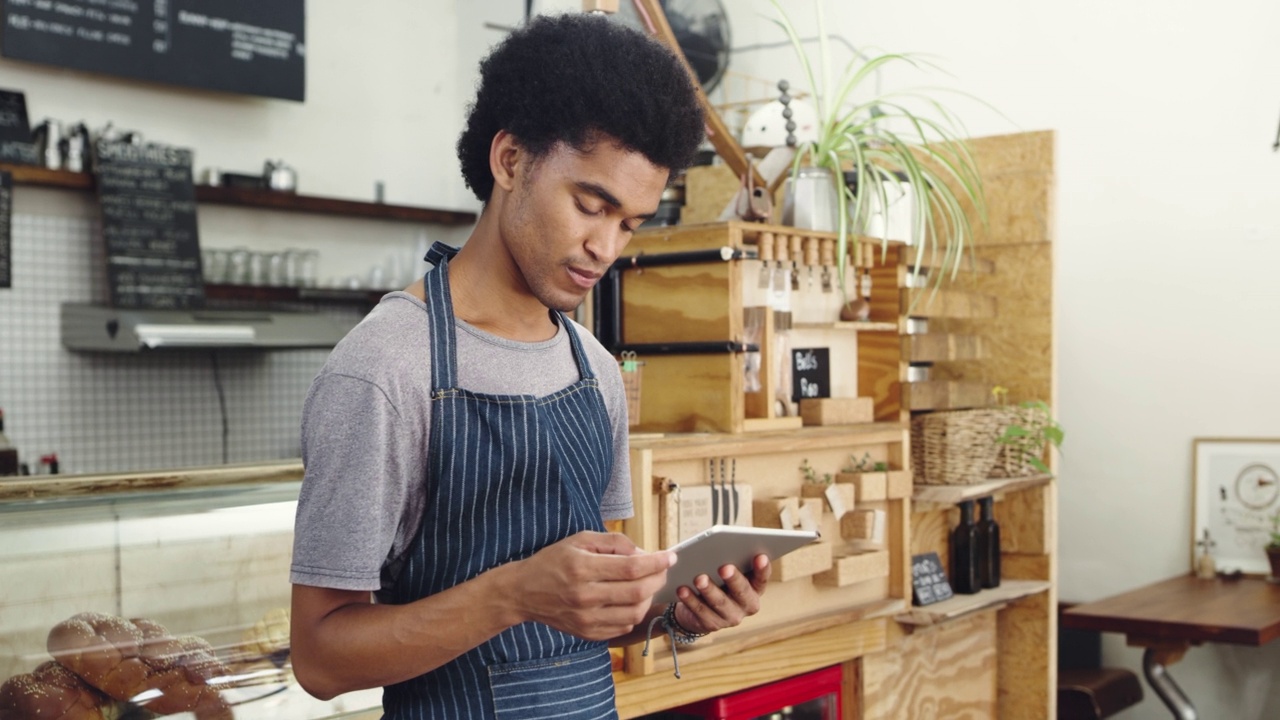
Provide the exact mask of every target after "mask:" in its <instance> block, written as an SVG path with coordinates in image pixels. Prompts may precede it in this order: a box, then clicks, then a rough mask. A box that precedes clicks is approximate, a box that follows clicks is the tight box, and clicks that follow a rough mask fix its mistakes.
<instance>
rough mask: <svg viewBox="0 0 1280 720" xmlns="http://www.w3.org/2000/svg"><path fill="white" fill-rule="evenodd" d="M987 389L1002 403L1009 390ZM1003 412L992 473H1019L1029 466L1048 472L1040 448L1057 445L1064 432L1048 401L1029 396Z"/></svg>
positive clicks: (1004, 474) (1014, 475)
mask: <svg viewBox="0 0 1280 720" xmlns="http://www.w3.org/2000/svg"><path fill="white" fill-rule="evenodd" d="M991 392H992V394H993V395H995V396H996V400H997V403H998V404H1000V405H1001V406H1004V403H1005V399H1006V398H1007V396H1008V393H1009V391H1008V390H1006V389H1005V388H1002V387H996V388H995V389H993V390H992V391H991ZM1005 407H1007V406H1005ZM1006 413H1007V414H1006V418H1005V419H1006V422H1007V424H1006V425H1005V426H1004V430H1003V431H1002V432H1001V433H1000V437H999V438H997V440H996V442H998V443H999V444H1000V446H1001V447H1000V455H999V456H998V457H997V458H996V465H995V468H994V469H993V470H992V475H993V476H1003V477H1021V476H1023V475H1029V474H1031V472H1030V471H1031V470H1032V469H1034V470H1035V471H1036V472H1039V473H1041V474H1043V475H1049V474H1050V472H1049V466H1048V465H1045V463H1044V460H1043V459H1042V458H1043V456H1044V451H1045V449H1046V448H1048V447H1049V446H1050V445H1052V446H1054V447H1055V448H1061V447H1062V441H1063V440H1064V439H1066V432H1064V431H1063V429H1062V425H1060V424H1059V423H1058V421H1057V420H1054V419H1053V414H1052V412H1051V411H1050V409H1049V405H1048V403H1045V402H1044V401H1042V400H1029V401H1027V402H1024V403H1019V404H1018V405H1017V406H1015V407H1007V410H1006Z"/></svg>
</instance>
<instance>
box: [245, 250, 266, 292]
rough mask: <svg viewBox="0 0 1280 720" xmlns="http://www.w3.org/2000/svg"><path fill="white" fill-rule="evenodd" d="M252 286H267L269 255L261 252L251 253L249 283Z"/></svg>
mask: <svg viewBox="0 0 1280 720" xmlns="http://www.w3.org/2000/svg"><path fill="white" fill-rule="evenodd" d="M248 284H250V285H266V284H267V254H266V253H260V252H254V251H250V252H249V283H248Z"/></svg>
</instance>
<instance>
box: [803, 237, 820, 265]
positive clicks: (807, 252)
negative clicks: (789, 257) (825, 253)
mask: <svg viewBox="0 0 1280 720" xmlns="http://www.w3.org/2000/svg"><path fill="white" fill-rule="evenodd" d="M804 264H805V265H808V266H809V267H813V266H814V265H817V264H818V238H813V237H808V238H805V239H804Z"/></svg>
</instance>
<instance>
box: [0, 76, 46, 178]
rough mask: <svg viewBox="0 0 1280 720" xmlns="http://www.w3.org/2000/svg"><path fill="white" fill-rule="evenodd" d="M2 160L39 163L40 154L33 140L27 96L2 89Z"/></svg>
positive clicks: (0, 95)
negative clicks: (28, 116) (28, 117)
mask: <svg viewBox="0 0 1280 720" xmlns="http://www.w3.org/2000/svg"><path fill="white" fill-rule="evenodd" d="M0 162H7V163H16V164H18V165H37V164H39V162H40V156H39V155H38V154H37V153H36V146H35V143H33V142H31V125H30V123H29V122H28V120H27V98H26V96H25V95H23V94H22V93H20V92H15V91H13V90H0Z"/></svg>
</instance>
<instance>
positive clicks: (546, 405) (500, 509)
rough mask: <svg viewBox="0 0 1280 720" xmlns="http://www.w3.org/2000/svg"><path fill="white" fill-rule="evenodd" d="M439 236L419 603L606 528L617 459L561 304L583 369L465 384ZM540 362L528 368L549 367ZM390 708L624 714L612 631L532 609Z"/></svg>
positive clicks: (472, 714)
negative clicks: (603, 510) (556, 620)
mask: <svg viewBox="0 0 1280 720" xmlns="http://www.w3.org/2000/svg"><path fill="white" fill-rule="evenodd" d="M455 252H456V250H455V249H453V248H450V247H448V246H446V245H442V244H440V243H436V245H435V246H434V247H432V248H431V252H430V253H429V254H428V256H427V259H428V261H430V262H432V263H434V264H435V266H436V267H435V269H434V270H432V271H430V272H428V273H427V274H426V278H425V289H424V293H425V296H426V301H427V307H428V311H427V321H428V323H429V326H428V327H429V329H430V333H431V385H432V388H431V440H430V444H429V446H428V461H427V462H428V469H427V480H426V482H427V488H428V494H427V502H426V507H425V509H424V511H423V518H422V526H421V528H420V529H419V530H418V534H417V536H416V538H415V539H414V541H413V543H412V544H411V545H410V546H409V549H408V551H407V555H406V558H405V564H404V566H403V569H402V571H401V574H400V577H399V579H398V580H397V582H396V585H395V587H394V588H393V589H392V590H391V591H390V592H388V593H386V594H385V595H384V601H386V602H391V603H408V602H412V601H414V600H417V599H419V598H423V597H427V596H429V595H433V594H435V593H438V592H441V591H443V590H446V589H448V588H450V587H453V586H455V585H457V584H459V583H462V582H464V581H466V580H470V579H471V578H474V577H475V576H477V575H479V574H480V573H482V572H485V571H486V570H489V569H491V568H494V567H497V566H498V565H502V564H504V563H509V562H512V561H514V560H520V559H523V558H527V557H529V556H530V555H532V554H534V553H535V552H537V551H538V550H540V549H541V548H543V547H545V546H547V545H550V544H551V543H554V542H556V541H558V540H561V539H564V538H566V537H568V536H570V535H573V534H574V533H577V532H580V531H583V530H594V531H602V530H603V529H604V523H603V521H602V520H601V517H600V499H601V498H602V497H603V495H604V491H605V486H606V485H607V483H608V482H609V476H610V472H611V470H612V467H613V444H612V434H611V432H610V425H609V416H608V413H607V412H606V410H605V406H604V397H603V396H602V395H601V394H600V390H599V385H598V381H597V380H596V378H595V376H594V374H593V373H592V372H591V366H590V364H589V363H588V362H587V358H586V354H585V353H584V351H583V348H582V344H581V341H580V340H579V338H578V335H577V333H576V332H575V331H574V328H573V325H572V324H571V323H569V322H568V321H567V320H566V319H565V317H564V316H563V315H562V314H557V319H558V321H559V323H560V325H561V326H562V327H564V329H565V331H566V332H567V333H568V335H569V341H570V345H571V346H572V351H573V357H574V360H575V361H576V363H577V365H578V371H579V374H580V375H581V378H580V379H579V380H578V381H577V382H575V383H573V384H572V385H570V386H569V387H567V388H564V389H563V390H560V391H558V392H556V393H553V394H551V395H548V396H546V397H533V396H530V395H506V396H499V395H485V394H481V393H474V392H469V391H467V390H462V389H460V388H459V387H458V373H457V363H458V357H457V351H456V349H457V348H456V342H457V338H456V336H455V333H454V315H453V303H452V300H451V297H450V294H449V272H448V267H449V258H451V257H452V256H453V254H454V253H455ZM538 370H539V369H538V368H536V367H531V368H529V372H531V373H535V372H538ZM383 708H384V711H385V715H384V716H383V717H384V718H387V719H389V720H401V719H402V718H406V719H407V718H412V719H414V720H419V719H425V718H438V719H439V720H466V719H469V718H495V719H497V720H507V719H508V718H520V719H521V720H525V719H530V718H556V719H557V720H587V719H588V718H616V717H617V711H616V709H615V703H614V690H613V676H612V674H611V672H610V664H609V651H608V647H607V644H606V643H604V642H592V641H587V640H583V639H581V638H577V637H574V636H572V635H569V634H567V633H563V632H560V631H559V630H555V629H553V628H551V627H549V626H547V625H543V624H541V623H535V622H526V623H523V624H521V625H517V626H515V627H513V628H509V629H508V630H505V631H504V632H502V633H501V634H499V635H497V636H496V637H494V638H492V639H490V640H489V641H487V642H485V643H484V644H482V645H480V646H479V647H476V648H474V649H472V650H470V651H469V652H467V653H465V654H464V655H462V656H460V657H458V658H457V659H456V660H454V661H452V662H450V663H448V664H446V665H444V666H442V667H440V668H438V669H436V670H433V671H431V672H429V673H426V674H424V675H420V676H418V677H416V678H413V679H411V680H407V681H405V682H402V683H399V684H397V685H392V686H389V687H387V688H386V689H385V691H384V692H383Z"/></svg>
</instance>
